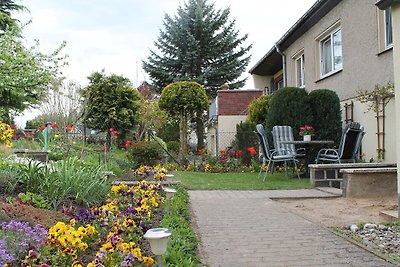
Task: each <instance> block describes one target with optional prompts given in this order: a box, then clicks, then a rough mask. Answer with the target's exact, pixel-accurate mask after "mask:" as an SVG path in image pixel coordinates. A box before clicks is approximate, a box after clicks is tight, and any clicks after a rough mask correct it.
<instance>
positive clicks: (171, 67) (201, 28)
mask: <svg viewBox="0 0 400 267" xmlns="http://www.w3.org/2000/svg"><path fill="white" fill-rule="evenodd" d="M229 15H230V9H229V8H226V9H223V10H216V9H215V6H214V4H208V2H207V0H187V2H185V3H184V5H183V6H180V7H179V8H178V10H177V14H176V15H174V16H173V17H171V16H169V15H165V18H164V24H163V26H164V29H163V30H161V31H160V35H159V37H158V40H157V41H156V42H155V47H156V48H157V50H158V51H155V50H151V51H150V53H151V54H150V56H149V57H148V59H147V62H146V61H144V62H143V68H144V70H145V71H146V72H147V73H148V74H149V76H150V78H151V80H152V82H153V84H154V85H155V86H156V87H157V89H158V90H159V91H161V90H162V89H163V88H164V87H165V86H167V85H168V84H170V83H172V82H176V81H184V80H185V81H194V82H198V83H199V84H202V85H204V87H205V89H206V90H207V93H208V96H209V97H214V96H215V95H216V90H218V89H220V88H221V86H222V85H223V84H226V83H227V84H229V87H230V88H239V87H242V86H243V85H244V83H245V79H243V80H240V79H239V77H240V75H241V74H242V72H243V71H245V68H246V66H247V65H248V63H249V60H250V56H247V55H246V53H247V52H249V50H250V48H251V45H246V44H245V41H246V39H247V34H245V35H243V36H240V35H239V32H238V31H237V30H236V29H235V20H230V19H229Z"/></svg>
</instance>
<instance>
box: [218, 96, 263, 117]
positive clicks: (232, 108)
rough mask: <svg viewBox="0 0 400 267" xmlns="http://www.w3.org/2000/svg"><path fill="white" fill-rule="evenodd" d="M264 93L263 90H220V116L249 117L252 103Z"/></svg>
mask: <svg viewBox="0 0 400 267" xmlns="http://www.w3.org/2000/svg"><path fill="white" fill-rule="evenodd" d="M262 93H263V91H262V90H218V92H217V94H218V97H217V102H218V104H217V105H218V115H247V108H248V107H249V104H250V102H251V101H253V100H254V99H255V98H258V97H260V96H261V95H262Z"/></svg>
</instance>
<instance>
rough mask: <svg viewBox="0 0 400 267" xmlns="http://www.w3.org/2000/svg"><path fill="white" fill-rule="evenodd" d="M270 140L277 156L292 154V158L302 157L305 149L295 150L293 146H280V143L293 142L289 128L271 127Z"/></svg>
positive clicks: (291, 131)
mask: <svg viewBox="0 0 400 267" xmlns="http://www.w3.org/2000/svg"><path fill="white" fill-rule="evenodd" d="M272 138H273V140H274V149H275V151H277V153H278V155H286V154H292V155H293V156H294V157H296V158H298V157H304V156H305V149H304V148H300V149H296V147H295V145H294V144H282V143H281V141H294V137H293V130H292V127H291V126H278V125H276V126H274V127H272Z"/></svg>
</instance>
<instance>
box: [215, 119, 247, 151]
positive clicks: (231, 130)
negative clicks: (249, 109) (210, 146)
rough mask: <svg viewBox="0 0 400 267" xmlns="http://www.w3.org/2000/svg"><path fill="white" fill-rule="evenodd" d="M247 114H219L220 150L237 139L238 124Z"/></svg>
mask: <svg viewBox="0 0 400 267" xmlns="http://www.w3.org/2000/svg"><path fill="white" fill-rule="evenodd" d="M246 118H247V116H239V115H231V116H218V150H221V149H226V148H227V147H229V146H231V144H232V141H233V140H234V139H235V134H236V125H237V124H239V123H240V122H242V121H245V120H246Z"/></svg>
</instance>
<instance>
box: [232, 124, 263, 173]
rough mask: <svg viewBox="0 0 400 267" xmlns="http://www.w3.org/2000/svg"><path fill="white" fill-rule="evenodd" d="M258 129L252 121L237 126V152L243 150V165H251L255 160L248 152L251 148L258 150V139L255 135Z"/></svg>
mask: <svg viewBox="0 0 400 267" xmlns="http://www.w3.org/2000/svg"><path fill="white" fill-rule="evenodd" d="M255 129H256V124H255V123H253V122H250V121H245V122H240V123H239V124H238V125H236V135H235V142H236V145H237V150H242V151H243V153H242V155H241V159H242V164H244V165H247V166H248V165H251V160H252V158H253V156H252V155H250V153H249V151H248V150H247V149H248V148H250V147H254V148H255V149H257V148H258V138H257V135H256V134H255V133H254V131H255Z"/></svg>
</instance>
